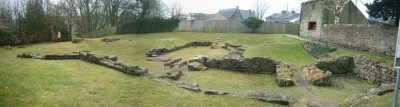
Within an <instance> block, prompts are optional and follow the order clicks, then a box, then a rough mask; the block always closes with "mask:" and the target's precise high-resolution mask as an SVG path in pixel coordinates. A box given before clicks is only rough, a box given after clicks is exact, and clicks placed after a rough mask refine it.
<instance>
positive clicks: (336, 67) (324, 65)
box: [315, 56, 355, 74]
mask: <svg viewBox="0 0 400 107" xmlns="http://www.w3.org/2000/svg"><path fill="white" fill-rule="evenodd" d="M315 66H316V67H317V68H318V69H321V70H322V71H330V72H332V73H333V74H348V73H353V72H354V68H355V67H354V66H355V65H354V59H353V57H349V56H339V57H334V58H321V59H319V60H318V61H317V62H315Z"/></svg>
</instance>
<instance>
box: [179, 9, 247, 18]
mask: <svg viewBox="0 0 400 107" xmlns="http://www.w3.org/2000/svg"><path fill="white" fill-rule="evenodd" d="M249 17H255V13H254V11H252V10H250V9H249V10H242V9H239V6H236V8H231V9H222V10H219V11H218V13H215V14H205V13H189V14H188V15H187V16H184V17H182V18H180V19H182V20H183V19H185V20H244V19H247V18H249Z"/></svg>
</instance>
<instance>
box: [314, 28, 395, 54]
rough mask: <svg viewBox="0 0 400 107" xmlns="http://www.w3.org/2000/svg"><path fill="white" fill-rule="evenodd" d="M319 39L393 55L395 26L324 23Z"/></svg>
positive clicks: (329, 42)
mask: <svg viewBox="0 0 400 107" xmlns="http://www.w3.org/2000/svg"><path fill="white" fill-rule="evenodd" d="M323 32H324V35H323V36H321V38H320V41H322V42H326V43H328V44H335V45H340V46H343V47H346V48H352V49H358V50H363V51H370V52H373V53H378V54H384V55H394V53H395V51H396V49H395V46H396V38H397V28H395V27H388V26H378V25H325V26H324V28H323Z"/></svg>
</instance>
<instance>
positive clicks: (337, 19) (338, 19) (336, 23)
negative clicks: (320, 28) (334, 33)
mask: <svg viewBox="0 0 400 107" xmlns="http://www.w3.org/2000/svg"><path fill="white" fill-rule="evenodd" d="M339 21H340V17H339V16H335V22H334V24H335V25H338V24H339Z"/></svg>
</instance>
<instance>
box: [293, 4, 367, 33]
mask: <svg viewBox="0 0 400 107" xmlns="http://www.w3.org/2000/svg"><path fill="white" fill-rule="evenodd" d="M301 5H302V6H301V15H300V35H299V36H300V37H304V38H310V39H313V40H320V39H321V36H323V34H324V31H323V28H324V25H325V24H333V23H334V20H335V17H334V15H333V12H332V11H330V10H328V9H326V8H325V6H324V3H323V2H321V1H320V0H313V1H308V2H304V3H302V4H301ZM310 22H315V23H316V25H315V26H316V29H312V30H311V29H309V26H310ZM339 23H340V24H361V25H368V24H369V21H368V19H367V18H366V17H365V16H364V15H363V14H362V12H361V11H360V10H359V9H358V8H357V6H356V5H355V4H354V3H353V2H351V1H350V2H349V3H348V4H347V6H345V8H344V9H343V11H342V14H341V15H340V21H339Z"/></svg>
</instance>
